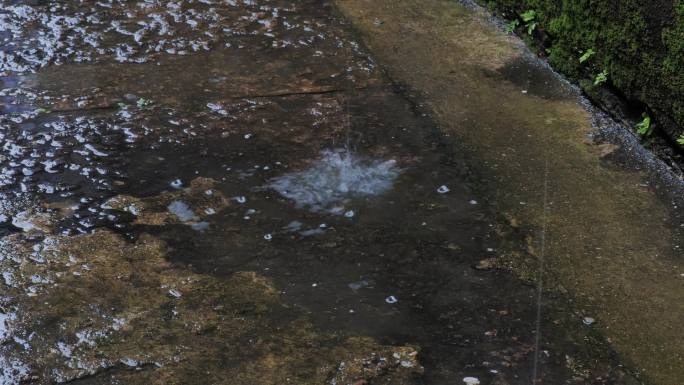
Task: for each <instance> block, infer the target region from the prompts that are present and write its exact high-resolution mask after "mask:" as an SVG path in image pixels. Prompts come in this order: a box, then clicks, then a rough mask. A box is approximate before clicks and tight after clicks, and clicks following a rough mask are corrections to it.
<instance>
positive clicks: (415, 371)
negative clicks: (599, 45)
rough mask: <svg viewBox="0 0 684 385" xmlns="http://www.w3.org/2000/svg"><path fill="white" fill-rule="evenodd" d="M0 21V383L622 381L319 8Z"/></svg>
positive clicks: (171, 5)
mask: <svg viewBox="0 0 684 385" xmlns="http://www.w3.org/2000/svg"><path fill="white" fill-rule="evenodd" d="M0 4H1V8H0V38H1V39H2V43H1V44H2V52H1V53H0V55H1V56H0V71H1V72H2V75H3V76H2V77H0V85H1V86H2V90H1V91H0V130H1V131H0V139H2V146H1V147H0V171H1V175H0V186H2V187H1V190H0V194H1V195H2V197H1V198H2V199H1V200H0V206H1V207H0V209H1V211H0V219H2V223H1V224H0V227H1V231H2V235H3V238H2V239H0V248H1V249H2V252H1V254H0V268H1V269H2V274H3V280H4V283H3V285H4V286H3V290H2V297H1V298H0V310H1V312H0V338H2V346H1V347H0V383H1V384H17V383H35V384H48V383H67V382H71V383H78V384H113V383H120V384H137V383H140V384H142V383H155V384H287V383H291V384H336V385H341V384H350V385H361V384H373V385H375V384H392V385H397V384H436V385H437V384H446V383H450V384H461V383H466V384H477V383H478V382H474V381H475V380H477V381H479V383H481V384H497V385H504V384H528V383H530V382H531V381H532V378H531V377H532V375H533V374H532V373H533V372H534V370H535V369H534V368H535V366H536V367H537V370H538V373H539V378H540V379H541V381H540V383H545V384H633V383H638V382H630V381H636V380H634V379H633V378H632V377H631V376H630V375H629V374H628V373H629V372H630V368H625V367H624V366H623V365H622V364H621V361H620V358H618V355H617V354H616V353H614V352H613V350H612V348H611V347H610V346H609V345H608V344H607V343H606V341H605V339H604V337H603V336H602V335H601V334H600V333H598V332H597V331H596V330H595V329H594V328H593V327H592V326H591V322H586V319H585V322H584V324H583V321H582V320H583V318H584V315H583V314H580V313H579V312H577V311H576V310H574V309H576V308H575V307H573V306H572V305H571V304H569V299H568V297H566V296H564V295H562V294H558V293H549V295H547V296H545V297H544V302H543V305H544V309H545V310H544V312H543V313H542V315H541V317H542V318H541V319H538V318H537V305H538V303H537V291H536V289H535V287H534V285H533V281H534V280H533V279H532V278H531V279H527V280H525V279H521V277H520V276H519V275H516V274H513V273H511V272H510V271H509V270H510V269H507V268H501V267H506V266H504V265H506V264H517V263H519V262H520V261H521V260H522V261H526V262H527V263H529V264H536V259H535V256H534V253H533V252H531V251H530V250H532V249H535V248H537V247H538V244H537V240H536V239H531V238H529V237H528V238H526V236H525V232H524V231H522V230H521V229H520V228H519V226H517V225H516V224H515V223H514V221H511V220H509V219H510V218H508V219H505V218H502V213H501V212H499V211H497V207H495V206H494V205H491V204H487V203H485V201H484V200H483V199H484V197H485V196H487V193H486V191H483V189H485V188H486V185H485V184H483V183H482V180H483V179H486V178H487V175H486V173H485V172H484V171H483V170H484V169H483V168H482V167H480V165H479V164H475V160H474V159H473V158H470V157H469V156H467V155H466V154H468V151H467V150H466V149H465V147H464V143H462V142H461V141H460V140H456V137H455V136H452V134H451V133H450V132H449V131H445V130H442V129H440V126H438V122H437V121H436V120H434V119H433V118H432V117H431V114H430V109H429V108H427V107H426V106H424V105H422V104H420V103H418V102H415V98H413V97H411V94H410V92H409V91H407V90H406V89H404V88H403V87H401V86H399V85H398V84H396V83H395V82H393V81H392V80H391V79H390V78H388V77H387V75H386V74H385V73H384V72H383V70H382V69H381V68H380V67H379V66H378V65H377V64H376V63H375V62H374V59H373V54H372V52H371V51H369V50H368V49H367V48H365V47H364V46H363V45H361V40H360V38H359V37H358V36H356V35H355V34H354V31H353V30H352V28H351V26H350V25H349V24H348V23H347V22H346V21H345V20H344V19H343V18H342V17H341V15H340V13H338V11H337V10H336V9H335V8H334V6H333V4H331V3H329V2H324V1H308V0H306V1H281V0H275V1H265V0H263V1H262V0H259V1H253V0H235V1H233V0H224V1H218V0H216V1H212V0H202V1H191V0H185V1H183V0H179V1H170V2H158V1H144V2H143V1H140V2H135V1H85V0H84V1H74V2H68V3H67V2H65V3H62V2H59V3H58V2H50V1H2V2H0ZM454 6H456V5H454ZM459 9H460V8H459ZM521 67H522V68H525V69H527V70H526V71H522V72H521V71H520V70H518V69H519V68H521ZM535 71H537V69H535V68H531V69H528V67H527V66H526V64H525V63H524V62H513V64H510V65H509V66H508V67H506V69H505V70H502V71H499V72H492V70H491V69H490V70H488V71H482V72H481V74H482V76H485V77H488V78H493V79H496V80H497V81H504V80H502V79H505V78H508V77H513V78H514V80H511V81H512V82H513V83H514V84H522V83H525V84H529V83H530V82H532V81H534V80H535V79H537V80H539V79H541V80H540V81H543V82H547V83H548V82H549V81H550V80H549V77H548V74H547V73H545V72H544V71H541V72H540V74H537V72H535ZM547 83H544V84H547ZM538 90H539V91H538V92H540V93H546V94H545V95H549V98H553V99H563V98H565V97H566V95H567V92H569V91H568V90H566V89H561V88H558V89H554V90H551V91H549V90H547V89H546V88H545V87H543V86H540V87H538ZM535 92H536V91H535ZM503 254H506V255H515V256H516V257H515V258H510V259H506V258H504V259H503V260H502V258H498V257H501V256H502V255H503ZM523 278H524V277H523ZM528 278H529V277H528ZM538 323H540V325H541V329H540V332H541V333H542V336H543V341H544V344H543V345H542V346H541V347H540V348H539V349H535V341H536V334H537V330H536V327H537V325H538Z"/></svg>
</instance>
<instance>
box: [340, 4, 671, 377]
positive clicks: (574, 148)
mask: <svg viewBox="0 0 684 385" xmlns="http://www.w3.org/2000/svg"><path fill="white" fill-rule="evenodd" d="M337 4H338V5H339V8H340V9H341V11H342V12H343V13H344V14H345V15H346V16H347V17H348V18H349V19H350V20H351V21H352V22H353V24H354V26H355V27H356V28H357V29H358V30H359V31H360V32H361V33H362V35H363V37H364V39H365V42H366V44H367V45H368V47H369V48H370V50H371V51H372V52H373V53H374V54H375V55H376V57H377V58H378V59H379V61H380V63H381V64H382V65H384V67H385V68H386V69H387V71H388V72H389V74H390V76H391V77H392V78H393V79H394V80H395V81H397V82H400V83H403V84H406V85H407V86H409V87H410V88H412V89H414V90H416V91H418V92H420V93H421V94H422V96H421V98H422V99H423V100H424V101H425V102H426V103H427V105H428V106H429V107H430V108H431V110H432V111H434V113H435V115H436V117H437V119H438V121H439V122H440V124H441V126H442V128H443V130H444V131H445V132H449V133H453V134H455V135H457V137H458V138H459V139H460V140H461V141H462V144H463V148H464V149H466V150H467V151H468V153H469V155H471V156H472V157H473V158H474V159H475V160H476V161H479V163H480V164H481V167H480V168H481V170H482V173H483V175H486V178H485V179H486V180H485V183H486V185H487V186H489V187H488V189H489V192H490V194H489V195H490V196H491V198H492V200H493V202H494V204H495V205H496V207H498V208H499V210H500V211H501V212H503V213H506V214H507V215H509V216H511V217H513V218H516V221H517V222H522V223H523V224H525V225H527V226H532V227H536V228H541V227H542V225H543V223H544V222H545V221H548V231H547V235H546V237H547V244H546V262H547V265H548V269H549V274H550V277H554V279H550V281H549V282H547V284H548V285H549V286H562V287H564V288H566V289H567V290H568V291H569V292H570V294H571V296H572V297H574V298H575V299H576V300H577V302H576V304H577V306H578V307H579V308H581V309H583V310H584V311H586V312H587V313H588V314H591V315H592V316H594V317H595V318H596V319H597V321H598V323H597V324H596V326H595V327H596V328H598V329H599V330H600V331H601V332H602V333H603V335H604V336H605V337H606V338H607V339H608V340H609V341H610V342H611V344H612V346H613V347H614V348H615V349H616V350H617V351H618V352H619V353H620V354H621V356H622V357H623V358H625V359H626V360H628V361H630V362H632V363H633V365H634V368H635V369H636V370H637V371H640V372H641V373H642V374H643V375H644V378H647V379H650V380H652V381H653V382H654V383H658V384H665V385H678V384H680V383H681V379H682V378H684V348H683V347H682V344H681V341H682V340H683V339H684V333H683V331H682V329H681V327H680V324H681V321H682V320H683V319H684V304H683V303H682V301H681V298H684V286H683V285H682V278H681V276H680V274H681V273H682V272H684V266H682V262H681V260H680V259H679V258H680V257H681V256H682V255H681V248H680V249H678V248H677V247H676V246H677V245H675V244H674V243H675V239H676V238H675V235H676V234H677V233H676V232H677V231H681V230H679V229H678V228H677V223H676V220H675V219H673V217H672V214H673V213H674V209H673V207H671V206H670V205H669V204H668V203H667V202H665V201H663V200H661V199H660V198H659V197H658V195H657V194H656V192H655V191H654V190H653V189H651V188H649V187H646V186H645V185H644V181H645V177H646V174H645V173H642V172H636V171H630V170H626V169H625V168H624V167H616V166H610V165H607V164H606V163H605V161H603V160H602V159H601V158H602V156H603V155H605V151H606V148H605V147H597V146H594V145H592V144H587V143H586V137H587V135H588V134H590V133H592V132H593V131H594V129H593V128H592V124H591V118H592V117H591V116H590V114H589V113H588V112H587V111H586V110H585V109H584V108H583V107H582V105H581V104H580V101H579V96H578V95H577V94H575V93H574V91H571V90H570V91H567V92H566V93H565V95H561V96H554V97H549V96H548V95H545V94H544V93H543V92H540V93H536V94H535V93H533V92H531V90H528V88H527V87H526V85H524V84H522V85H521V84H517V83H516V82H515V81H513V80H511V81H506V80H507V79H505V78H504V77H503V76H492V74H491V72H490V71H495V72H496V71H497V70H500V69H501V68H503V67H504V66H506V65H507V63H509V62H513V61H520V60H521V58H522V57H524V55H523V51H522V48H521V47H522V46H521V44H520V43H519V41H517V40H516V39H515V38H513V37H510V36H506V35H505V34H504V33H503V32H502V31H499V30H497V29H496V28H495V27H493V26H492V25H490V24H489V23H488V21H487V20H486V17H485V15H484V14H478V13H477V12H474V11H472V10H469V9H466V8H465V7H462V6H459V5H457V4H454V2H450V1H443V0H429V1H413V0H404V1H389V0H387V1H384V0H381V1H375V0H373V1H370V0H339V1H337ZM378 21H380V22H378ZM530 60H532V61H533V59H530ZM537 71H542V72H543V71H550V70H548V69H546V68H541V69H537ZM541 86H542V87H541V88H542V89H559V88H561V89H562V88H566V89H567V88H568V87H567V86H565V85H563V84H562V82H561V81H560V80H556V81H554V82H552V83H549V84H546V85H541ZM610 150H611V151H612V150H613V149H610ZM547 164H548V184H549V196H548V202H549V205H548V208H547V212H548V214H547V216H545V215H544V208H543V207H542V201H543V197H542V191H543V190H544V189H543V185H544V174H545V168H546V165H547ZM537 240H538V237H537ZM535 244H536V242H535ZM532 251H533V252H534V253H536V254H537V255H539V251H540V248H539V246H538V245H536V247H535V248H534V250H532ZM556 277H557V281H556Z"/></svg>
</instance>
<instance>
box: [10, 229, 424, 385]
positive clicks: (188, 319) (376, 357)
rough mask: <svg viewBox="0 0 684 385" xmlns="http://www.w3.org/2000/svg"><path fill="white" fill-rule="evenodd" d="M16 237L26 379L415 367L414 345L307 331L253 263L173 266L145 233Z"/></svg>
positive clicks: (389, 372) (379, 377) (403, 373)
mask: <svg viewBox="0 0 684 385" xmlns="http://www.w3.org/2000/svg"><path fill="white" fill-rule="evenodd" d="M22 237H23V235H14V236H12V237H8V238H7V239H5V242H4V248H5V249H4V251H5V252H8V256H11V258H8V259H6V260H5V261H3V270H4V271H5V272H11V274H12V277H13V279H12V281H13V282H12V286H11V288H10V289H9V290H8V293H7V294H8V295H11V296H12V297H13V298H14V300H13V302H12V306H13V307H14V308H15V309H16V312H17V314H18V318H17V319H16V320H14V321H12V325H11V327H12V331H13V333H14V334H13V335H15V336H17V337H19V336H24V337H26V336H28V335H30V337H29V340H30V345H31V349H30V352H25V353H17V354H20V356H19V357H17V358H20V359H21V360H22V361H23V362H24V363H25V364H27V365H28V366H29V367H30V368H31V369H32V370H33V372H32V378H33V380H32V382H34V383H41V384H42V383H51V382H52V381H53V380H56V381H60V382H72V383H77V382H78V381H80V380H83V381H86V380H87V381H89V383H103V384H104V383H111V382H112V381H123V382H124V383H131V384H132V383H136V384H138V383H140V384H142V383H153V384H192V383H222V384H246V383H250V384H273V383H287V382H292V383H297V384H321V383H324V382H326V381H328V380H332V379H336V380H337V381H339V382H338V383H351V382H354V381H359V380H372V379H375V380H376V381H378V382H374V383H378V384H380V383H383V384H385V383H387V384H408V383H409V382H408V381H409V380H410V379H411V378H412V376H413V375H415V374H419V373H420V372H421V371H422V368H421V367H420V365H419V364H418V361H417V359H418V357H417V354H418V350H417V348H415V347H410V346H383V345H381V344H379V343H378V342H376V341H375V340H373V339H372V338H364V337H354V338H348V337H345V336H343V335H335V334H331V333H324V332H321V331H319V330H317V329H316V328H315V327H314V326H313V325H312V324H311V323H310V321H309V320H307V317H306V316H305V315H304V313H303V312H301V311H300V310H297V309H296V308H291V307H287V306H284V304H282V303H281V302H280V300H279V290H278V289H277V288H276V287H275V286H274V284H273V283H272V282H271V280H269V279H268V278H265V277H264V276H262V275H260V274H258V273H255V272H252V271H241V272H237V273H234V274H232V275H231V276H230V277H227V278H226V279H218V278H216V277H212V276H207V275H202V274H193V273H192V272H189V271H188V270H187V269H184V268H177V267H173V266H172V265H170V264H169V263H168V262H167V260H166V259H165V252H166V245H165V244H164V243H163V242H161V241H159V240H157V239H156V238H154V237H152V236H150V235H142V236H141V237H140V238H139V239H138V240H137V241H136V242H134V243H131V242H128V241H126V240H124V239H123V238H121V237H120V236H119V235H116V234H114V233H112V232H110V231H107V230H100V231H97V232H95V233H93V234H90V235H82V236H77V237H60V236H57V237H48V238H47V239H46V240H45V241H43V242H42V243H40V245H41V253H40V254H41V257H42V258H43V259H42V260H41V261H36V260H34V259H33V258H32V256H35V253H34V251H35V248H33V247H26V246H25V245H26V243H27V241H26V240H24V239H21V238H22ZM10 250H11V251H10ZM274 312H275V313H279V312H285V313H288V314H289V315H288V316H287V317H284V318H281V319H280V320H279V321H275V320H274V318H273V317H272V314H273V313H274Z"/></svg>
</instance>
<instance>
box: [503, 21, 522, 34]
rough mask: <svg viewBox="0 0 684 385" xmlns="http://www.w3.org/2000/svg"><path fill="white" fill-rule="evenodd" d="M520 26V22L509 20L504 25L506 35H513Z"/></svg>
mask: <svg viewBox="0 0 684 385" xmlns="http://www.w3.org/2000/svg"><path fill="white" fill-rule="evenodd" d="M519 25H520V20H518V19H515V20H511V21H510V22H509V23H508V24H506V33H513V31H515V29H516V28H518V26H519Z"/></svg>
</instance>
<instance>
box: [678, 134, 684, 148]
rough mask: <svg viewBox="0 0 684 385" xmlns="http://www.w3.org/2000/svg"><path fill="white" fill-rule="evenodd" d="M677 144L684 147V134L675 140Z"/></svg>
mask: <svg viewBox="0 0 684 385" xmlns="http://www.w3.org/2000/svg"><path fill="white" fill-rule="evenodd" d="M677 143H679V144H681V145H683V146H684V134H682V135H680V136H679V138H677Z"/></svg>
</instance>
